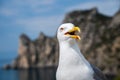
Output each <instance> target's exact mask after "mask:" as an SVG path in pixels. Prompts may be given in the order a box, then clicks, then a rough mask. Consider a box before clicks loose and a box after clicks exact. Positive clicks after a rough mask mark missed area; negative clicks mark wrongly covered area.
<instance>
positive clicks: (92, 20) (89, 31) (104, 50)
mask: <svg viewBox="0 0 120 80" xmlns="http://www.w3.org/2000/svg"><path fill="white" fill-rule="evenodd" d="M66 22H71V23H74V24H75V25H76V26H79V27H80V28H81V31H82V33H81V38H82V40H81V41H80V44H79V45H80V49H81V52H82V53H83V55H84V56H85V57H86V58H87V59H88V60H89V61H90V62H91V63H92V64H94V65H96V66H98V67H99V68H101V69H102V70H103V71H104V73H112V74H120V11H118V12H117V13H116V14H115V15H114V16H113V17H109V16H106V15H103V14H100V13H99V12H98V10H97V9H96V8H93V9H91V10H85V11H73V12H70V13H68V14H67V15H66V17H65V19H64V20H63V23H66ZM58 51H59V50H58V42H57V39H56V36H55V37H48V36H46V35H44V34H43V33H41V34H40V36H39V37H38V38H37V39H36V40H34V41H32V40H30V39H29V38H28V37H27V36H26V35H25V34H22V35H21V36H20V40H19V49H18V53H19V55H18V57H17V58H16V59H15V60H14V62H13V64H12V66H13V68H34V67H44V66H57V64H58V55H59V54H58Z"/></svg>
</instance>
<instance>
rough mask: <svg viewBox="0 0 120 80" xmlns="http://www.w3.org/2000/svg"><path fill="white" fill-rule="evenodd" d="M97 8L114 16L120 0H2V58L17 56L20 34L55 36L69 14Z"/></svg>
mask: <svg viewBox="0 0 120 80" xmlns="http://www.w3.org/2000/svg"><path fill="white" fill-rule="evenodd" d="M93 7H97V8H98V10H99V12H100V13H103V14H106V15H109V16H113V15H114V14H115V13H116V12H117V10H118V7H119V3H118V0H0V59H3V58H8V57H9V58H14V57H15V56H16V55H17V50H18V39H19V36H20V34H22V33H25V34H27V35H28V36H29V37H30V38H32V39H35V38H37V36H38V35H39V33H40V32H44V33H45V34H46V35H49V36H54V35H55V34H56V30H57V28H58V26H59V25H60V24H61V22H62V20H63V19H64V16H65V14H66V13H68V12H70V11H73V10H84V9H91V8H93Z"/></svg>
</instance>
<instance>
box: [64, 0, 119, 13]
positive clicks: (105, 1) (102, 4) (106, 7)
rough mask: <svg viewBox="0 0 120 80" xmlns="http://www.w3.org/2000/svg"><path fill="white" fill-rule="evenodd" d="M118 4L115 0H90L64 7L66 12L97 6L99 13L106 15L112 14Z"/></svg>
mask: <svg viewBox="0 0 120 80" xmlns="http://www.w3.org/2000/svg"><path fill="white" fill-rule="evenodd" d="M118 5H119V4H118V3H117V1H115V0H99V1H92V2H84V3H80V4H78V5H74V6H71V7H69V8H67V9H66V12H68V11H72V10H79V9H81V10H84V9H91V8H93V7H97V8H98V9H99V11H100V12H101V13H104V14H106V15H114V13H115V12H116V11H117V10H118V8H119V6H118Z"/></svg>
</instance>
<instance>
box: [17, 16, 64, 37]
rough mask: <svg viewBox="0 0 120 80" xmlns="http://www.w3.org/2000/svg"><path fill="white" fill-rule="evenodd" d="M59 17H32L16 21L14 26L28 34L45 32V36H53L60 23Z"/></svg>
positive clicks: (60, 17) (61, 18) (60, 18)
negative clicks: (21, 28) (19, 27)
mask: <svg viewBox="0 0 120 80" xmlns="http://www.w3.org/2000/svg"><path fill="white" fill-rule="evenodd" d="M62 20H63V17H62V16H61V15H55V16H47V17H40V16H37V17H33V18H28V19H20V20H16V25H20V26H21V27H23V28H24V29H25V30H26V31H27V32H28V33H30V32H32V34H34V33H36V32H37V33H38V32H41V31H42V32H45V34H47V35H50V36H53V35H55V33H56V30H57V28H58V26H59V24H60V23H61V22H62Z"/></svg>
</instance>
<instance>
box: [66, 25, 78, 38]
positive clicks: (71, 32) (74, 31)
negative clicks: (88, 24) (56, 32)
mask: <svg viewBox="0 0 120 80" xmlns="http://www.w3.org/2000/svg"><path fill="white" fill-rule="evenodd" d="M77 33H80V28H79V27H73V28H72V29H71V30H69V31H68V32H66V33H65V35H68V36H70V37H71V38H74V39H77V40H80V36H79V35H77Z"/></svg>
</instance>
